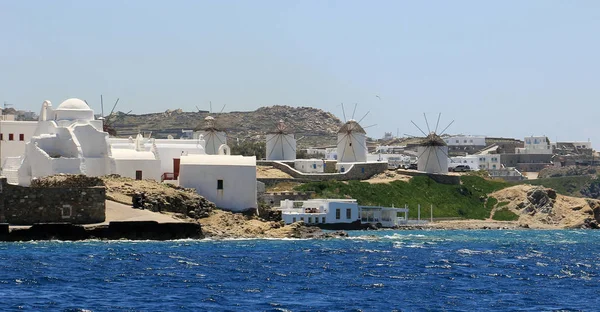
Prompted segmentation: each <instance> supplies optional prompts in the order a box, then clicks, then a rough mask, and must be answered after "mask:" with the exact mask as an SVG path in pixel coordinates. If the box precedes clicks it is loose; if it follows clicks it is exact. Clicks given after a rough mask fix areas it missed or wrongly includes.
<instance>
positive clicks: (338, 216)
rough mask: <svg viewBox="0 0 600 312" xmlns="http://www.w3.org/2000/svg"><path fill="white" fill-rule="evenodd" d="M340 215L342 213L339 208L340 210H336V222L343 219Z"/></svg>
mask: <svg viewBox="0 0 600 312" xmlns="http://www.w3.org/2000/svg"><path fill="white" fill-rule="evenodd" d="M340 214H341V212H340V209H339V208H338V209H336V210H335V219H336V220H339V219H340V218H341V217H340Z"/></svg>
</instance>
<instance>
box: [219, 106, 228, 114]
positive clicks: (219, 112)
mask: <svg viewBox="0 0 600 312" xmlns="http://www.w3.org/2000/svg"><path fill="white" fill-rule="evenodd" d="M225 106H227V104H225V105H223V108H221V111H220V112H219V114H220V113H222V112H223V110H224V109H225Z"/></svg>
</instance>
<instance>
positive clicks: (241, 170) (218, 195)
mask: <svg viewBox="0 0 600 312" xmlns="http://www.w3.org/2000/svg"><path fill="white" fill-rule="evenodd" d="M256 184H257V183H256V157H255V156H239V155H184V156H181V164H180V173H179V185H180V186H182V187H186V188H194V189H196V191H197V192H198V194H200V195H202V196H204V197H206V199H208V200H210V201H211V202H213V203H215V204H216V205H217V207H219V208H222V209H226V210H231V211H237V212H240V211H245V210H248V209H252V208H256V207H257V202H256V197H257V196H256Z"/></svg>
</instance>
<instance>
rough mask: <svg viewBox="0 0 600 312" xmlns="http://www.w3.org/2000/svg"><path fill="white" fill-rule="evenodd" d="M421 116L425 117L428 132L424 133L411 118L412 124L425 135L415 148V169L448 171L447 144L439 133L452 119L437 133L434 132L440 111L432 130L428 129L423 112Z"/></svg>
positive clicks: (432, 171) (434, 171) (430, 171)
mask: <svg viewBox="0 0 600 312" xmlns="http://www.w3.org/2000/svg"><path fill="white" fill-rule="evenodd" d="M423 116H424V117H425V123H426V125H427V130H428V131H429V134H426V133H425V132H424V131H423V130H421V128H419V126H417V124H416V123H414V122H413V121H412V120H411V122H412V123H413V125H415V127H417V129H419V131H421V133H423V135H425V137H424V138H423V139H422V140H421V142H420V143H419V146H418V148H417V153H418V156H417V170H419V171H424V172H427V173H441V174H445V173H448V158H449V157H448V145H447V144H446V142H444V140H443V139H442V138H441V135H442V134H443V133H444V132H445V131H446V129H448V127H450V125H451V124H452V123H454V120H453V121H452V122H450V124H448V126H446V128H444V130H442V132H441V134H439V135H438V134H437V133H436V132H437V129H438V126H439V123H440V117H441V116H442V114H441V113H440V114H439V115H438V120H437V123H436V125H435V129H434V131H431V129H429V122H428V121H427V116H426V115H425V114H423Z"/></svg>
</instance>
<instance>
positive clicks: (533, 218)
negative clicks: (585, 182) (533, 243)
mask: <svg viewBox="0 0 600 312" xmlns="http://www.w3.org/2000/svg"><path fill="white" fill-rule="evenodd" d="M490 196H491V197H494V198H496V199H497V200H498V205H497V206H499V207H500V206H501V209H508V210H510V211H512V212H513V213H515V214H517V215H518V216H519V219H518V224H519V226H521V227H525V228H538V229H539V228H542V229H557V228H597V227H598V224H599V223H600V201H599V200H595V199H587V198H577V197H570V196H563V195H560V194H557V193H556V191H555V190H553V189H550V188H545V187H541V186H531V185H517V186H513V187H509V188H506V189H502V190H500V191H497V192H494V193H492V194H490Z"/></svg>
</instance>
